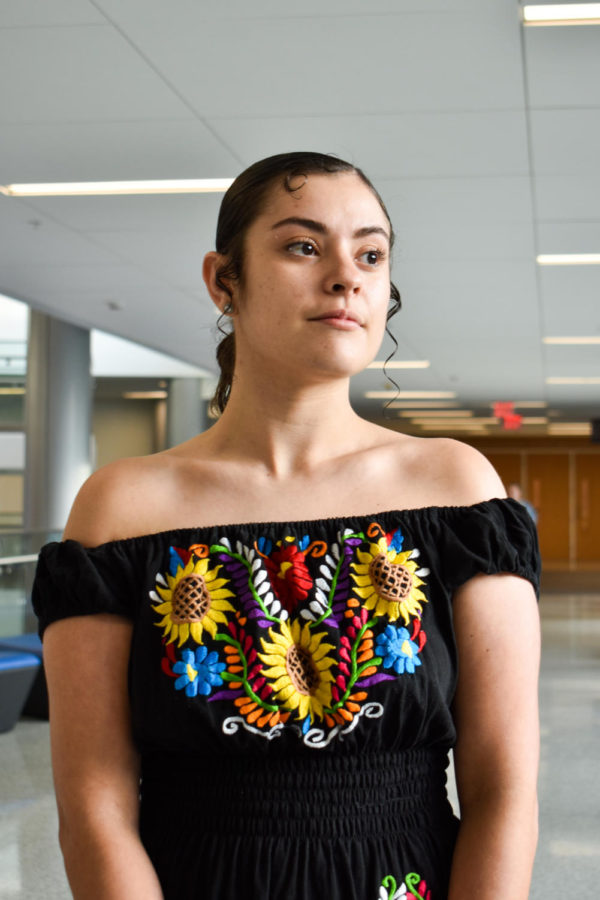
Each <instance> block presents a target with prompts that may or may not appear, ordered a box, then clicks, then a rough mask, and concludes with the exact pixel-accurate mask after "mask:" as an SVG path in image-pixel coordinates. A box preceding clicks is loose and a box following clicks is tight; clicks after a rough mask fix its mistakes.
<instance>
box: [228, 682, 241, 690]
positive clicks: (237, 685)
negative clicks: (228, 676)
mask: <svg viewBox="0 0 600 900" xmlns="http://www.w3.org/2000/svg"><path fill="white" fill-rule="evenodd" d="M242 684H243V682H242V681H230V682H229V687H230V688H231V690H232V691H237V690H239V688H241V686H242Z"/></svg>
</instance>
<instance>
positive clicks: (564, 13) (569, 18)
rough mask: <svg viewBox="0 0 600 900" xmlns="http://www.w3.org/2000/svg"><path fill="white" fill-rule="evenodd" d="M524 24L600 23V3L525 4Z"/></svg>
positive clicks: (523, 9) (523, 10)
mask: <svg viewBox="0 0 600 900" xmlns="http://www.w3.org/2000/svg"><path fill="white" fill-rule="evenodd" d="M522 13H523V24H524V25H595V24H598V23H600V3H556V4H554V5H549V4H543V5H541V4H538V5H535V6H523V7H522Z"/></svg>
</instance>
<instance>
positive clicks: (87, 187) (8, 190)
mask: <svg viewBox="0 0 600 900" xmlns="http://www.w3.org/2000/svg"><path fill="white" fill-rule="evenodd" d="M232 181H233V178H188V179H179V180H176V179H175V180H173V179H170V180H167V181H72V182H64V183H61V182H56V183H51V184H7V185H0V194H5V195H6V196H7V197H83V196H97V195H100V194H107V195H112V194H206V193H224V192H225V191H226V190H227V188H228V187H229V185H230V184H231V183H232Z"/></svg>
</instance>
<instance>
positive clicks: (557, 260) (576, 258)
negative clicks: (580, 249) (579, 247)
mask: <svg viewBox="0 0 600 900" xmlns="http://www.w3.org/2000/svg"><path fill="white" fill-rule="evenodd" d="M535 261H536V262H537V264H538V266H598V265H600V253H540V254H539V256H536V258H535Z"/></svg>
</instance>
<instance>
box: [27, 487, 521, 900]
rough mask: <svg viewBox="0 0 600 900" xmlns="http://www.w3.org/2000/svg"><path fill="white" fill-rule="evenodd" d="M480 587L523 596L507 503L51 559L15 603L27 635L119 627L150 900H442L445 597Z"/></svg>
mask: <svg viewBox="0 0 600 900" xmlns="http://www.w3.org/2000/svg"><path fill="white" fill-rule="evenodd" d="M498 572H511V573H514V574H517V575H520V576H522V577H524V578H527V579H529V580H530V581H532V582H533V584H534V585H535V586H536V588H537V580H538V572H539V558H538V552H537V541H536V534H535V529H534V527H533V525H532V522H531V519H530V518H529V516H528V514H527V511H526V510H525V509H524V508H523V507H522V506H521V505H520V504H518V503H516V502H515V501H512V500H491V501H486V502H484V503H479V504H477V505H475V506H470V507H429V508H425V509H416V510H408V511H401V512H385V513H378V514H377V515H372V516H358V517H356V516H349V517H347V518H340V519H322V520H315V521H308V522H287V523H283V522H275V523H269V524H256V523H253V524H246V525H227V526H217V527H203V528H185V529H181V530H176V531H169V532H164V533H160V534H152V535H147V536H143V537H136V538H131V539H128V540H120V541H113V542H110V543H107V544H103V545H102V546H100V547H95V548H93V549H85V548H83V547H82V546H81V545H80V544H78V543H76V542H74V541H66V542H64V543H53V544H49V545H47V546H46V547H45V548H44V549H43V550H42V553H41V556H40V561H39V565H38V572H37V576H36V582H35V585H34V592H33V600H34V606H35V609H36V612H37V614H38V616H39V619H40V632H43V630H44V628H45V627H46V626H47V625H48V624H49V623H50V622H52V621H54V620H56V619H60V618H63V617H66V616H73V615H82V614H90V613H99V612H112V613H116V614H119V615H122V616H126V617H128V618H130V619H131V620H132V621H133V625H134V629H133V640H132V648H131V660H130V675H129V689H130V696H131V707H132V721H133V734H134V738H135V741H136V744H137V746H138V748H139V751H140V754H141V759H142V785H141V825H140V828H141V835H142V840H143V842H144V844H145V846H146V848H147V851H148V853H149V855H150V858H151V859H152V861H153V863H154V866H155V868H156V871H157V873H158V875H159V878H160V881H161V883H162V886H163V890H164V894H165V897H166V898H169V900H170V898H173V900H175V898H177V900H188V898H189V900H196V898H203V900H213V898H214V900H217V898H224V897H228V898H229V897H231V898H244V900H246V898H247V900H255V898H256V900H283V898H286V900H287V898H290V897H293V898H294V900H315V898H317V900H319V898H327V900H371V898H372V900H398V898H404V897H406V898H411V897H417V898H422V900H442V898H445V897H446V895H447V890H448V878H449V871H450V865H451V859H452V852H453V847H454V841H455V836H456V830H457V821H456V819H455V817H454V816H453V813H452V811H451V808H450V805H449V803H448V800H447V797H446V787H445V768H446V765H447V753H448V750H449V749H450V748H451V747H452V746H453V744H454V741H455V728H454V723H453V719H452V714H451V710H450V705H451V702H452V697H453V693H454V689H455V684H456V673H457V658H456V645H455V639H454V632H453V627H452V594H453V591H454V590H455V589H456V588H457V587H458V586H459V585H460V584H462V583H463V582H465V581H466V580H467V579H469V578H471V577H472V576H474V575H476V574H478V573H488V574H492V573H498ZM517 631H518V622H515V633H517ZM74 677H76V673H74ZM464 889H465V894H467V893H468V892H469V885H468V884H465V885H464Z"/></svg>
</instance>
